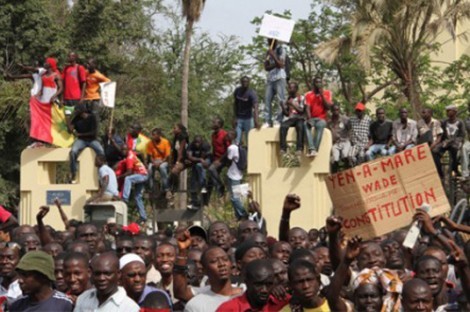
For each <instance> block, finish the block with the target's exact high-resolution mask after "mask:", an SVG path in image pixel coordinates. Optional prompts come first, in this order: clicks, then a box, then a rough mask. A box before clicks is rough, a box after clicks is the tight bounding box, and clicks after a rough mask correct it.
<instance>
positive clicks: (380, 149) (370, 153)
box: [366, 144, 389, 160]
mask: <svg viewBox="0 0 470 312" xmlns="http://www.w3.org/2000/svg"><path fill="white" fill-rule="evenodd" d="M386 146H387V144H372V145H371V146H370V147H369V149H368V150H367V152H366V157H367V160H373V159H375V155H376V154H378V153H380V155H382V156H387V155H388V152H389V150H388V149H386V148H385V147H386Z"/></svg>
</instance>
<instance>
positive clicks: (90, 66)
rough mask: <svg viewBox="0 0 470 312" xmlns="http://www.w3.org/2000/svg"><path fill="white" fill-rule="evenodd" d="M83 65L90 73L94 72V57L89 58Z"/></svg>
mask: <svg viewBox="0 0 470 312" xmlns="http://www.w3.org/2000/svg"><path fill="white" fill-rule="evenodd" d="M85 66H86V68H87V69H88V71H89V72H90V73H94V72H95V70H96V60H95V59H94V58H89V59H88V61H87V62H86V65H85Z"/></svg>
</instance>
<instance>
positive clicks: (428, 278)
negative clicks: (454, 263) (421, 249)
mask: <svg viewBox="0 0 470 312" xmlns="http://www.w3.org/2000/svg"><path fill="white" fill-rule="evenodd" d="M414 272H415V274H416V275H415V276H416V277H417V278H420V279H422V280H423V281H425V282H426V283H427V284H428V285H429V287H430V288H431V292H432V295H433V296H436V295H437V294H439V293H440V291H441V290H442V287H443V286H444V283H445V281H446V276H445V275H444V271H443V269H442V265H441V262H440V261H439V259H437V258H435V257H433V256H422V257H420V258H419V259H418V260H417V261H416V262H415V264H414Z"/></svg>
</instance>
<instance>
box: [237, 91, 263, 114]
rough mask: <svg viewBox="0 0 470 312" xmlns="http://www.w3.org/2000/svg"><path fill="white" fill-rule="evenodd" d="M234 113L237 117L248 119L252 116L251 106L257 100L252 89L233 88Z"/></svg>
mask: <svg viewBox="0 0 470 312" xmlns="http://www.w3.org/2000/svg"><path fill="white" fill-rule="evenodd" d="M233 96H234V98H235V115H236V117H237V118H243V119H248V118H251V117H252V116H253V107H254V105H255V104H256V103H257V102H258V98H257V96H256V93H255V91H254V90H253V89H247V90H243V89H242V87H238V88H236V89H235V92H234V93H233Z"/></svg>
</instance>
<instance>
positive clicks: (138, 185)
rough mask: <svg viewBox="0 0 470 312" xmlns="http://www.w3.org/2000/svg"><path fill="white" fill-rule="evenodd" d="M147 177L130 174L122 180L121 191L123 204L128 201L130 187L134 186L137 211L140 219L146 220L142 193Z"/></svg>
mask: <svg viewBox="0 0 470 312" xmlns="http://www.w3.org/2000/svg"><path fill="white" fill-rule="evenodd" d="M147 179H148V176H147V175H143V174H132V175H129V176H127V177H125V178H124V189H123V190H122V199H123V200H124V201H125V202H128V201H129V195H130V194H131V189H132V185H134V200H135V203H136V205H137V209H138V210H139V215H140V218H141V219H143V220H147V214H146V213H145V206H144V201H143V200H142V191H143V190H144V186H145V182H147Z"/></svg>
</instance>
